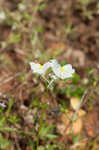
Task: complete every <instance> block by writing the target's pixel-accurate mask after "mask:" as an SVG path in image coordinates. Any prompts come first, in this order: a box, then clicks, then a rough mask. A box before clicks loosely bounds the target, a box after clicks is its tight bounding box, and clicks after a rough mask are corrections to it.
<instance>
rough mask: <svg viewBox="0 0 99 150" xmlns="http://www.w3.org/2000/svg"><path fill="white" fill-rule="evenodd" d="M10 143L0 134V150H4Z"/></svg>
mask: <svg viewBox="0 0 99 150" xmlns="http://www.w3.org/2000/svg"><path fill="white" fill-rule="evenodd" d="M10 144H11V143H10V141H8V140H7V139H5V138H4V137H3V136H2V135H1V134H0V149H2V150H5V149H6V148H7V147H8V146H9V145H10Z"/></svg>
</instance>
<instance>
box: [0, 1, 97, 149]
mask: <svg viewBox="0 0 99 150" xmlns="http://www.w3.org/2000/svg"><path fill="white" fill-rule="evenodd" d="M53 58H55V59H57V60H58V61H59V63H61V64H66V63H70V64H72V65H73V67H74V68H75V70H76V74H75V76H74V78H73V79H72V81H68V86H67V84H66V83H63V82H60V83H59V84H58V85H57V84H56V87H58V89H59V90H56V91H54V94H53V95H52V96H51V97H50V92H46V87H45V84H44V83H43V81H42V80H41V79H40V78H38V79H37V78H36V77H35V76H34V75H32V73H31V70H30V66H29V62H30V61H33V62H38V63H41V64H43V63H45V62H47V61H49V60H50V59H53ZM86 88H87V89H88V90H89V91H88V93H87V96H86V97H87V98H86V99H85V102H84V105H83V109H84V111H85V112H86V113H87V119H85V120H87V122H86V124H84V130H83V134H81V133H82V130H81V129H82V128H81V129H79V130H80V131H79V133H80V134H81V135H82V137H83V138H82V139H87V140H89V143H88V141H87V140H85V143H84V144H83V146H82V145H81V144H82V143H80V149H77V147H76V146H75V142H74V141H75V140H74V141H73V138H71V136H69V137H67V138H66V137H65V136H66V135H67V133H66V135H64V134H63V132H62V133H61V129H60V128H61V127H60V126H59V125H58V129H57V130H58V131H57V130H56V128H57V122H59V120H57V119H56V118H57V115H56V114H57V111H58V112H59V111H60V112H61V110H62V112H63V113H64V110H68V109H67V106H69V102H70V100H71V98H72V97H76V98H79V99H80V98H81V96H82V95H83V93H84V91H85V89H86ZM37 99H39V102H38V100H37ZM66 100H67V101H68V102H66ZM32 101H33V102H35V103H33V105H32ZM0 102H1V103H5V105H6V108H5V109H2V108H1V110H0V115H1V121H0V128H1V129H0V131H1V133H0V148H1V149H6V150H9V149H11V150H56V149H57V150H67V149H68V150H69V148H71V149H75V150H98V148H97V141H99V137H97V136H98V134H99V128H98V126H99V120H98V114H99V1H98V0H0ZM39 103H41V104H42V105H40V106H39ZM45 103H50V105H51V106H50V110H49V108H47V106H45ZM75 103H76V102H75ZM60 106H61V107H60ZM45 108H46V109H45ZM31 109H32V111H30V110H31ZM38 110H39V114H38V115H37V112H38ZM43 110H45V112H46V113H45V114H47V113H48V115H47V116H46V117H45V118H46V119H45V120H47V121H48V120H50V123H48V124H50V125H51V124H53V123H55V124H56V126H55V130H54V131H53V132H55V133H57V132H58V133H59V134H60V136H59V137H58V139H55V141H53V140H52V139H53V137H54V136H53V137H52V139H51V138H50V139H49V141H46V138H45V137H44V139H42V138H40V137H39V138H38V134H37V133H34V135H31V134H29V135H28V136H27V134H26V133H24V134H20V133H18V131H17V132H16V130H19V129H20V130H22V133H23V131H26V132H27V131H28V132H29V131H31V132H32V128H36V131H35V132H39V131H38V128H39V127H38V126H39V124H40V123H38V122H37V123H36V125H34V124H35V122H36V121H37V120H36V121H35V119H34V118H33V116H35V115H36V117H37V116H38V118H39V117H40V115H42V113H44V112H43ZM70 110H71V108H69V111H70ZM55 112H56V114H55ZM49 113H50V115H51V117H52V118H51V117H49ZM3 114H5V118H4V115H3ZM25 115H26V117H25ZM49 118H50V119H49ZM62 118H64V117H63V116H62ZM60 120H61V119H60ZM63 120H64V119H63ZM61 121H62V120H61ZM65 122H66V120H65ZM63 124H64V121H63ZM77 124H79V123H77ZM89 124H90V126H89ZM4 125H5V129H3V127H4ZM33 125H34V126H35V127H33ZM46 126H47V125H46V124H45V125H44V128H46ZM65 126H67V124H65ZM81 126H82V123H81ZM10 127H11V128H12V129H11V128H10ZM9 128H10V129H9ZM77 128H78V127H77ZM10 131H11V133H10ZM47 131H49V130H47ZM47 131H46V134H47ZM43 132H44V131H43ZM51 132H52V130H51ZM77 133H78V132H77ZM39 135H40V133H39ZM42 136H43V135H42ZM78 137H79V135H77V136H76V137H75V136H74V139H76V142H78V141H79V140H78V139H79V138H78ZM47 138H48V137H47ZM77 138H78V139H77ZM33 141H34V142H33ZM57 141H60V145H61V144H64V145H62V146H60V145H58V144H56V147H55V143H57ZM3 143H6V144H5V146H4V144H3ZM9 143H10V148H9ZM50 143H52V145H54V146H53V147H51V145H50ZM78 143H79V142H78ZM66 144H67V147H66ZM87 144H89V146H88V147H87ZM48 146H49V147H48ZM78 146H79V144H78ZM33 147H34V148H33ZM83 147H84V148H83ZM71 149H70V150H71Z"/></svg>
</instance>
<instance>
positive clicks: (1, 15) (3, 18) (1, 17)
mask: <svg viewBox="0 0 99 150" xmlns="http://www.w3.org/2000/svg"><path fill="white" fill-rule="evenodd" d="M0 19H1V20H5V19H6V15H5V13H4V12H0Z"/></svg>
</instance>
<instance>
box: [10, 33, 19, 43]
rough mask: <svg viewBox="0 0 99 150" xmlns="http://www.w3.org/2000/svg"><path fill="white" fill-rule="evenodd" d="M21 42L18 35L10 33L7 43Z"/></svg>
mask: <svg viewBox="0 0 99 150" xmlns="http://www.w3.org/2000/svg"><path fill="white" fill-rule="evenodd" d="M20 40H21V35H20V34H15V33H11V34H10V39H9V43H18V42H19V41H20Z"/></svg>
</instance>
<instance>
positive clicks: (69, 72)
mask: <svg viewBox="0 0 99 150" xmlns="http://www.w3.org/2000/svg"><path fill="white" fill-rule="evenodd" d="M29 64H30V66H31V69H32V72H33V73H37V74H40V75H41V76H43V77H44V75H45V73H46V71H47V70H48V69H49V68H51V69H52V71H53V73H52V74H49V77H50V78H52V81H51V83H52V82H53V81H54V80H56V79H58V78H59V79H63V80H64V79H67V78H70V77H72V76H73V73H74V72H75V70H74V69H73V68H72V65H71V64H66V65H64V66H61V65H60V64H59V63H58V62H57V60H56V59H52V60H50V61H49V62H47V63H45V64H44V65H41V64H39V63H34V62H30V63H29Z"/></svg>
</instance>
